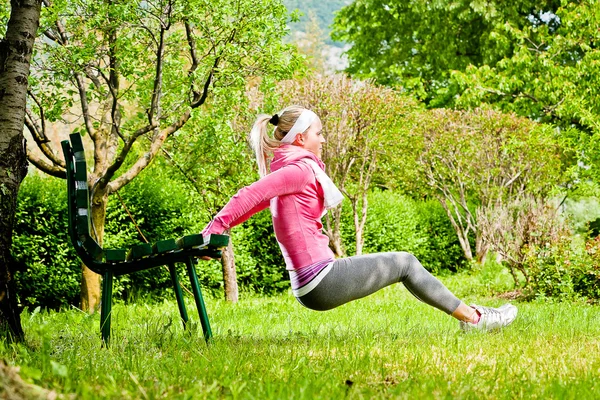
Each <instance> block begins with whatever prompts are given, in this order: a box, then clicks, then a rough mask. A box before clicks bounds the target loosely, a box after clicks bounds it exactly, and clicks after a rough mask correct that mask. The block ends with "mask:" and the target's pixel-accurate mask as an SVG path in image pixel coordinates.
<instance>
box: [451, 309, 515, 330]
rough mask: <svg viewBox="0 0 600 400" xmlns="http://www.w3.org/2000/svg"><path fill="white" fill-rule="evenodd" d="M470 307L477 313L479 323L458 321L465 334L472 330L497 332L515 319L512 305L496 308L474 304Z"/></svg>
mask: <svg viewBox="0 0 600 400" xmlns="http://www.w3.org/2000/svg"><path fill="white" fill-rule="evenodd" d="M471 307H473V308H474V309H476V310H477V311H478V312H479V314H480V317H479V322H477V323H476V324H473V323H471V322H464V321H460V329H462V330H463V331H465V332H468V331H472V330H480V331H493V330H497V329H500V328H503V327H505V326H507V325H510V323H511V322H513V321H514V320H515V318H516V317H517V307H515V306H513V305H512V304H504V305H502V306H500V307H498V308H491V307H482V306H478V305H475V304H472V305H471Z"/></svg>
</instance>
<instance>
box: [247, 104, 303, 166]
mask: <svg viewBox="0 0 600 400" xmlns="http://www.w3.org/2000/svg"><path fill="white" fill-rule="evenodd" d="M303 110H304V107H301V106H295V105H294V106H289V107H287V108H285V109H284V110H282V111H280V112H279V113H278V122H277V126H276V127H275V131H274V132H273V138H271V137H270V136H269V134H268V133H267V128H268V126H267V125H268V124H269V120H270V119H271V118H272V117H271V116H270V115H267V114H260V115H259V116H258V118H256V122H254V126H252V130H251V131H250V135H249V140H250V146H251V147H252V149H253V150H254V155H255V156H256V163H257V164H258V173H259V174H260V176H261V177H263V176H265V175H267V157H268V156H269V154H270V153H272V152H273V151H274V150H275V149H276V148H278V147H279V146H281V144H282V143H281V139H283V137H284V136H285V134H286V133H287V132H288V131H289V130H290V129H292V126H294V123H295V122H296V120H297V119H298V117H299V116H300V114H301V113H302V111H303Z"/></svg>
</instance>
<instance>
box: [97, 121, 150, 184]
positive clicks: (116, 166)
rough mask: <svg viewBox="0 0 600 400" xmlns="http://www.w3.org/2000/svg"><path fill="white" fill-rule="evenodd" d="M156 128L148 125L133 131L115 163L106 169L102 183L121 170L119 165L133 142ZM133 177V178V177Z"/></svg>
mask: <svg viewBox="0 0 600 400" xmlns="http://www.w3.org/2000/svg"><path fill="white" fill-rule="evenodd" d="M156 126H157V125H156V124H150V125H147V126H145V127H143V128H140V129H138V130H137V131H135V132H133V133H132V134H131V136H130V137H129V139H128V140H127V141H126V142H125V145H124V146H123V148H122V149H121V151H120V153H119V155H118V156H117V157H116V158H115V162H114V163H113V164H112V165H110V166H109V167H108V168H107V170H106V173H105V174H104V176H103V177H102V181H103V182H108V181H110V180H111V179H112V177H113V176H114V175H115V173H116V172H117V171H118V169H119V168H121V165H123V162H124V161H125V158H126V157H127V154H129V151H131V147H132V146H133V144H134V143H135V141H136V140H137V139H138V138H139V137H140V136H142V135H143V134H145V133H148V132H150V131H152V130H153V129H156ZM133 177H135V175H134V176H133ZM133 177H132V178H133ZM119 188H120V187H119ZM115 190H118V189H115Z"/></svg>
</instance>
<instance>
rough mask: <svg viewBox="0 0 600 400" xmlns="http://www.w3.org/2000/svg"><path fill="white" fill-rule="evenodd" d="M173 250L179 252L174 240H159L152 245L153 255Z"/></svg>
mask: <svg viewBox="0 0 600 400" xmlns="http://www.w3.org/2000/svg"><path fill="white" fill-rule="evenodd" d="M175 250H179V246H177V242H176V241H175V239H167V240H161V241H158V242H156V243H154V244H153V245H152V252H153V253H155V254H164V253H169V252H171V251H175Z"/></svg>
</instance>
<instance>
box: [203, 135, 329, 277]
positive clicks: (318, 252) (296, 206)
mask: <svg viewBox="0 0 600 400" xmlns="http://www.w3.org/2000/svg"><path fill="white" fill-rule="evenodd" d="M303 158H311V159H313V160H314V161H316V162H317V163H318V164H319V166H320V167H321V168H323V170H324V169H325V165H324V164H323V162H322V161H321V160H319V158H318V157H317V156H315V155H314V154H313V153H311V152H309V151H308V150H304V149H303V148H301V147H298V146H294V145H283V146H281V147H279V148H278V149H276V150H275V155H274V157H273V160H272V161H271V171H272V172H271V173H270V174H268V175H266V176H264V177H262V178H261V179H260V180H258V181H257V182H254V183H253V184H252V185H250V186H246V187H244V188H242V189H240V190H239V191H238V192H237V194H235V195H234V196H233V197H232V198H231V200H229V202H228V203H227V205H226V206H225V207H223V209H222V210H221V211H220V212H219V213H218V214H217V215H216V216H215V218H214V219H213V220H212V221H211V222H210V223H209V224H208V225H207V226H206V228H204V230H203V231H202V234H203V235H208V234H212V233H216V234H221V233H223V232H224V231H225V230H226V229H229V228H231V227H233V226H236V225H239V224H241V223H242V222H244V221H246V220H247V219H248V218H250V217H251V216H252V215H254V214H256V213H257V212H259V211H262V210H264V209H265V208H267V207H268V206H270V208H271V215H272V217H273V227H274V229H275V236H276V237H277V241H278V242H279V247H280V248H281V252H282V253H283V257H284V258H285V264H286V268H287V269H288V270H297V269H301V268H303V267H306V266H309V265H312V264H314V263H316V262H318V261H323V260H333V259H334V254H333V252H332V251H331V249H330V248H329V238H328V237H327V236H326V235H325V234H323V232H322V228H323V224H322V223H321V216H322V215H323V210H324V206H323V189H322V188H321V185H320V184H319V183H318V182H317V180H316V178H315V174H314V172H313V170H312V168H311V167H310V165H308V164H307V163H305V162H302V161H301V160H302V159H303Z"/></svg>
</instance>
